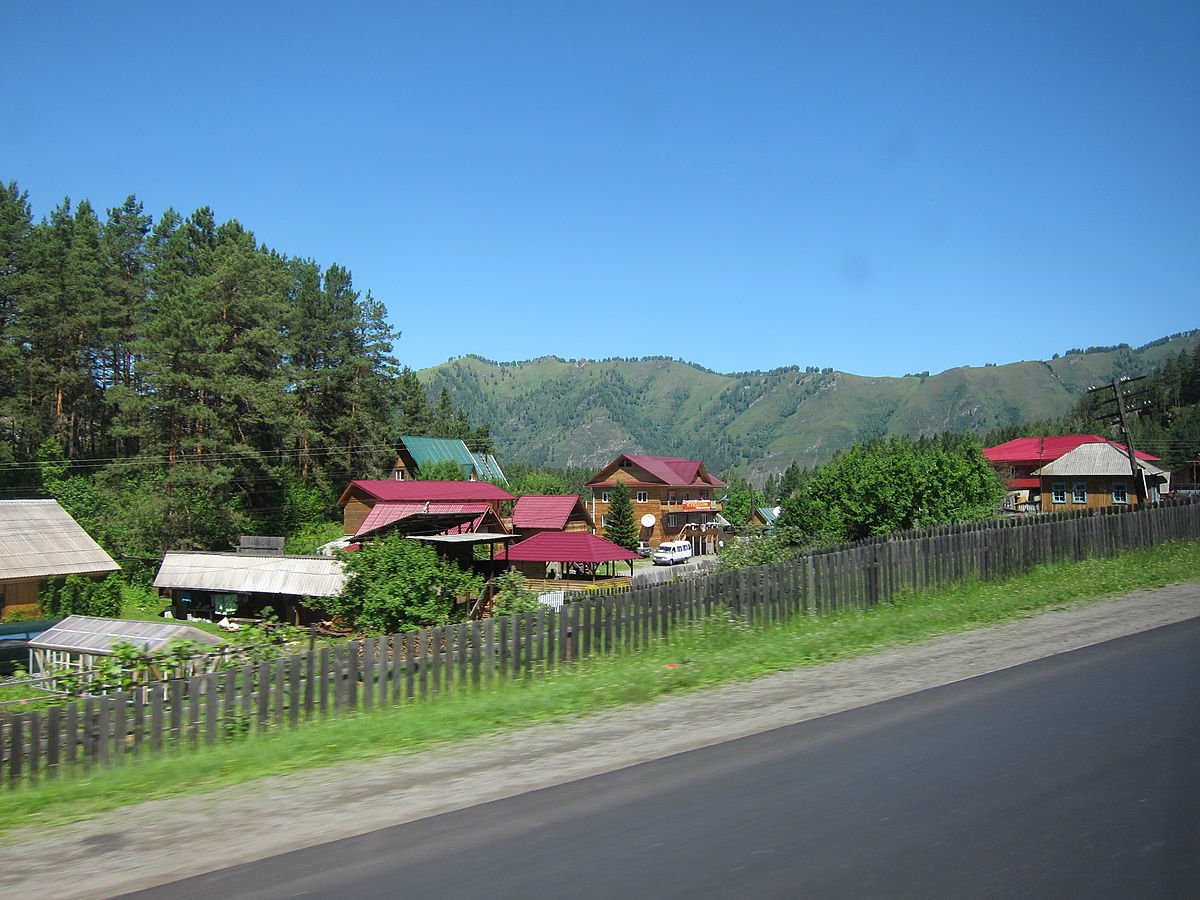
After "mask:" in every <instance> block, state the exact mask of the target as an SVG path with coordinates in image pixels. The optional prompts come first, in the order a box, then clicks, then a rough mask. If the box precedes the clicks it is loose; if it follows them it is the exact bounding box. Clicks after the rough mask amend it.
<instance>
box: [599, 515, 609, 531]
mask: <svg viewBox="0 0 1200 900" xmlns="http://www.w3.org/2000/svg"><path fill="white" fill-rule="evenodd" d="M600 527H601V528H607V527H608V516H607V515H604V516H601V517H600Z"/></svg>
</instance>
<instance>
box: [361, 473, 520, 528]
mask: <svg viewBox="0 0 1200 900" xmlns="http://www.w3.org/2000/svg"><path fill="white" fill-rule="evenodd" d="M515 499H516V498H515V497H514V496H513V495H512V494H510V493H509V492H508V491H506V490H504V488H501V487H496V485H494V484H492V483H491V482H488V481H367V480H363V481H352V482H350V484H349V485H348V486H347V487H346V489H345V490H344V491H342V496H341V497H340V498H339V499H338V505H339V506H340V507H342V531H343V532H344V533H345V534H346V535H347V536H351V537H353V536H357V535H365V534H366V533H368V531H377V530H378V529H379V528H381V527H383V525H385V524H386V525H388V526H391V527H393V529H394V530H403V531H405V532H406V533H421V534H436V533H438V532H440V531H445V530H447V529H451V528H456V527H459V526H462V525H464V524H467V523H474V522H476V520H479V525H480V526H482V525H483V520H481V519H480V516H483V515H484V514H485V513H488V512H490V513H491V515H492V516H493V517H494V520H495V521H494V523H492V524H491V526H490V527H500V528H502V527H503V526H501V525H499V524H498V523H499V522H500V520H501V513H502V504H504V503H506V502H511V501H513V500H515ZM373 512H374V519H373V520H372V521H371V522H370V523H368V521H367V519H368V516H371V515H372V513H373ZM385 519H386V520H387V521H386V522H385V521H384V520H385ZM402 521H403V522H404V525H403V526H400V525H399V524H398V523H401V522H402Z"/></svg>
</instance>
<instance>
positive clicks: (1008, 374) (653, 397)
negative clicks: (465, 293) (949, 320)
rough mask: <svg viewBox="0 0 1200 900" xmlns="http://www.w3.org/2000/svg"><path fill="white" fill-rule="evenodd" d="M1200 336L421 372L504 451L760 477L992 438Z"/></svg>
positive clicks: (1067, 405)
mask: <svg viewBox="0 0 1200 900" xmlns="http://www.w3.org/2000/svg"><path fill="white" fill-rule="evenodd" d="M1197 345H1200V331H1193V332H1189V333H1187V334H1182V335H1176V336H1174V337H1172V338H1169V339H1168V338H1163V339H1161V340H1158V341H1154V342H1153V343H1151V344H1147V345H1146V346H1143V347H1138V348H1131V347H1129V346H1124V345H1122V346H1118V347H1107V348H1089V349H1087V350H1082V349H1075V350H1070V351H1068V352H1066V353H1065V354H1063V355H1062V356H1060V357H1057V358H1055V359H1051V360H1047V361H1032V362H1019V363H1011V364H1008V365H1002V366H984V367H980V368H976V367H963V368H956V369H950V370H948V371H946V372H941V373H939V374H936V375H930V374H928V373H920V374H915V375H907V376H904V377H900V378H866V377H862V376H859V375H852V374H849V373H846V372H837V371H834V370H831V369H825V370H817V369H814V368H811V367H810V368H807V369H806V368H802V367H789V368H783V369H776V370H773V371H770V372H753V373H743V374H733V375H722V374H718V373H716V372H712V371H710V370H707V369H704V368H702V367H699V366H696V365H694V364H691V363H686V362H681V361H678V360H673V359H669V358H661V357H660V358H647V359H610V360H603V361H589V360H573V361H572V360H563V359H559V358H556V357H546V358H542V359H537V360H531V361H527V362H519V363H497V362H493V361H490V360H486V359H483V358H480V357H477V356H466V357H462V358H460V359H455V360H451V361H450V362H447V363H444V364H442V365H440V366H436V367H433V368H430V369H425V370H422V371H421V372H419V373H418V375H419V377H420V378H421V380H422V381H423V382H424V383H425V384H426V385H427V386H428V387H429V388H430V390H431V391H434V392H440V391H441V389H442V388H448V389H449V391H450V394H451V396H452V397H453V398H454V402H455V403H456V404H458V405H460V406H462V407H463V408H464V409H465V410H466V412H467V413H468V414H469V415H470V417H471V418H472V420H475V421H484V422H487V423H489V424H490V425H491V432H492V437H493V439H494V441H495V444H496V447H497V451H498V452H499V453H500V454H501V457H502V458H503V459H505V460H511V461H514V462H520V463H524V464H528V465H555V466H567V465H572V466H584V467H596V466H599V465H601V464H603V463H606V462H608V461H609V460H611V459H612V458H613V457H614V456H615V455H616V454H617V453H621V452H643V453H652V454H669V455H679V456H687V457H695V458H702V459H704V460H705V462H706V463H707V464H708V465H709V467H710V468H712V469H713V470H714V471H722V470H725V469H727V468H731V467H736V468H738V469H739V470H740V471H741V472H742V474H744V475H746V476H747V477H750V478H752V479H754V480H761V479H762V478H764V477H765V476H766V475H767V474H769V473H771V472H779V471H782V470H783V469H784V468H786V467H787V466H788V464H789V463H790V462H791V461H793V460H795V461H797V462H799V463H800V464H801V465H802V466H811V465H814V464H816V463H820V462H822V461H824V460H827V459H829V458H830V457H831V456H832V455H833V454H834V453H835V452H836V451H837V450H840V449H842V448H844V447H848V446H849V445H850V444H852V443H854V442H856V441H863V440H867V439H870V438H874V437H880V436H886V435H910V436H917V435H922V434H935V433H938V432H943V431H969V432H973V433H976V434H984V433H986V432H989V431H993V430H995V429H997V428H1001V427H1004V426H1008V425H1014V424H1018V423H1021V422H1025V421H1033V420H1045V419H1052V418H1056V417H1059V416H1062V415H1064V414H1065V413H1067V412H1068V411H1069V410H1070V409H1072V408H1073V407H1074V406H1075V404H1076V403H1077V402H1078V400H1079V398H1080V397H1081V396H1082V395H1083V394H1084V393H1085V392H1086V391H1087V389H1088V387H1090V386H1092V385H1097V384H1102V383H1104V382H1107V381H1110V380H1111V379H1112V378H1114V377H1123V376H1132V375H1138V374H1142V373H1145V372H1147V371H1149V370H1151V369H1154V368H1156V367H1157V366H1159V365H1162V364H1163V362H1164V361H1165V360H1167V359H1168V358H1169V357H1171V356H1174V355H1177V354H1178V353H1179V352H1180V351H1181V350H1186V351H1188V352H1191V351H1193V350H1194V349H1195V348H1196V347H1197Z"/></svg>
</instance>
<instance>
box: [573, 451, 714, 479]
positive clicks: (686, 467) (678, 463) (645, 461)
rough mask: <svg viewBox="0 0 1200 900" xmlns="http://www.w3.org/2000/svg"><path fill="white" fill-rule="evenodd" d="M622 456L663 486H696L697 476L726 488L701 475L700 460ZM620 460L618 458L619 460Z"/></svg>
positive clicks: (630, 454)
mask: <svg viewBox="0 0 1200 900" xmlns="http://www.w3.org/2000/svg"><path fill="white" fill-rule="evenodd" d="M622 456H624V458H625V459H627V460H629V461H630V462H631V463H633V464H634V465H635V466H638V467H640V468H642V469H644V470H645V471H647V472H649V473H650V474H651V475H653V476H654V477H655V478H657V479H658V480H659V481H660V482H661V483H663V484H667V485H674V486H676V487H687V486H689V485H692V484H695V483H696V478H697V476H700V477H701V483H702V484H710V485H712V486H713V487H725V482H723V481H722V480H721V479H720V478H717V477H715V476H713V475H710V474H708V473H707V472H705V474H704V475H701V473H700V469H701V467H702V466H703V463H702V462H701V461H700V460H698V459H681V458H680V457H678V456H642V455H641V454H634V453H624V454H622ZM620 458H621V457H617V459H620ZM611 465H612V463H609V464H608V466H605V469H607V468H609V466H611ZM606 483H607V482H600V481H590V482H588V484H593V485H600V484H606Z"/></svg>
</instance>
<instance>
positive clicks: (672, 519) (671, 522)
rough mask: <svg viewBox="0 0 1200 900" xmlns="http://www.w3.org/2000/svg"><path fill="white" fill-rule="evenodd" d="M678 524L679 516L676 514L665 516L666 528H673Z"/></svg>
mask: <svg viewBox="0 0 1200 900" xmlns="http://www.w3.org/2000/svg"><path fill="white" fill-rule="evenodd" d="M678 524H679V516H676V515H670V516H667V527H668V528H674V527H675V526H676V525H678Z"/></svg>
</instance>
